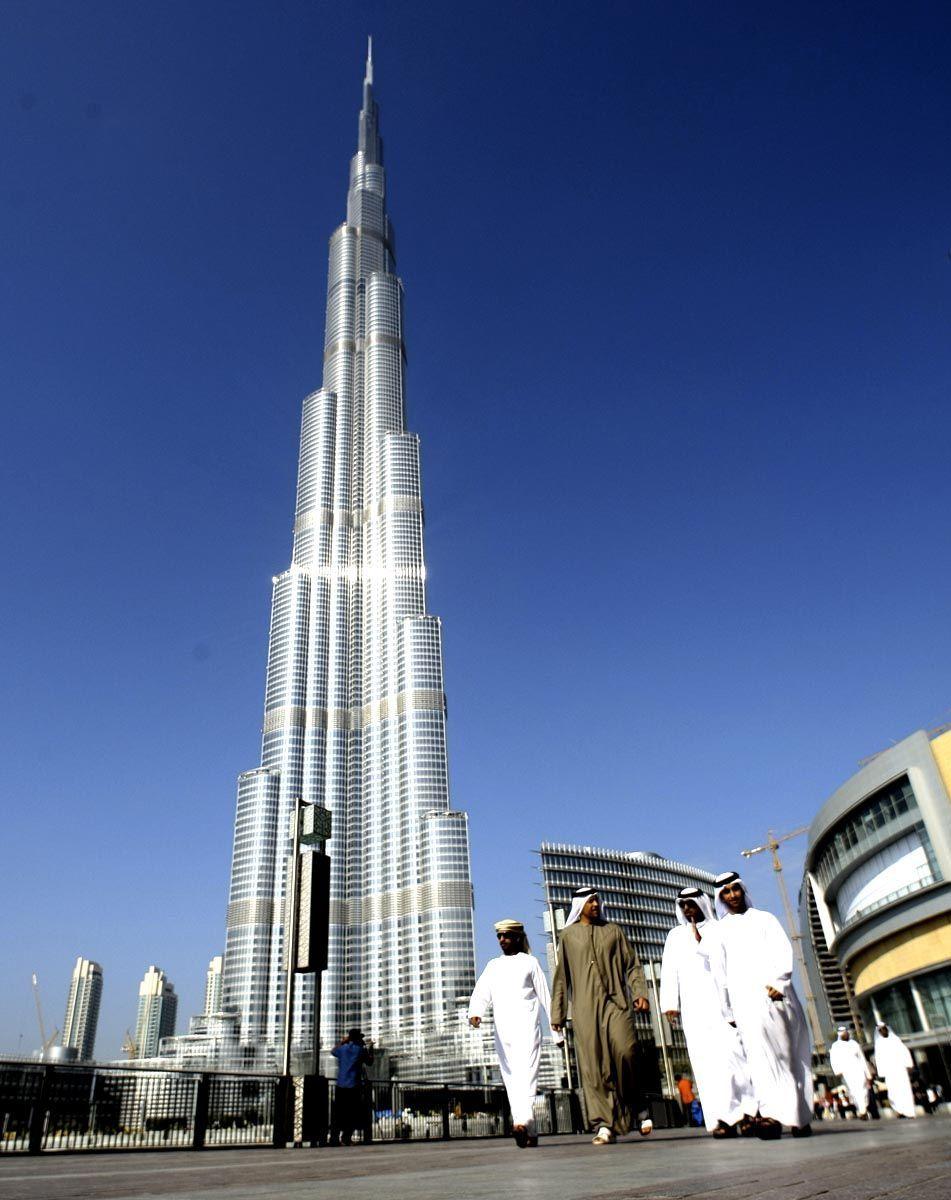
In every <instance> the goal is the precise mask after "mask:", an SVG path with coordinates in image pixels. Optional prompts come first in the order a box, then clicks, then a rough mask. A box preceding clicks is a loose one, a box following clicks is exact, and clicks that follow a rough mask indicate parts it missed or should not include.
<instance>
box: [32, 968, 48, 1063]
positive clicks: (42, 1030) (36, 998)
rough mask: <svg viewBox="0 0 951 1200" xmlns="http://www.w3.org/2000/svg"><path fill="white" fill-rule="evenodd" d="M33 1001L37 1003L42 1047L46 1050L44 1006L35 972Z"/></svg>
mask: <svg viewBox="0 0 951 1200" xmlns="http://www.w3.org/2000/svg"><path fill="white" fill-rule="evenodd" d="M33 999H34V1001H35V1002H36V1021H37V1024H38V1025H39V1027H40V1045H41V1046H42V1047H43V1048H44V1050H45V1048H46V1026H45V1024H44V1023H43V1006H42V1004H40V982H39V980H38V979H37V978H36V972H35V971H34V972H33Z"/></svg>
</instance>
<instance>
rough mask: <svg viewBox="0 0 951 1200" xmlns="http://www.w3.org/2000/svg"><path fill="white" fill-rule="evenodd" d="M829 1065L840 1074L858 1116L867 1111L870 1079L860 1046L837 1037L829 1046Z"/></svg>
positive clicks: (850, 1040) (851, 1040)
mask: <svg viewBox="0 0 951 1200" xmlns="http://www.w3.org/2000/svg"><path fill="white" fill-rule="evenodd" d="M829 1065H830V1066H831V1067H832V1070H833V1071H835V1073H836V1075H841V1076H842V1079H843V1080H844V1081H845V1086H846V1088H848V1092H849V1095H850V1096H851V1097H852V1103H853V1104H854V1105H855V1107H856V1110H857V1111H858V1114H859V1116H861V1115H862V1114H863V1113H866V1112H868V1085H869V1080H870V1079H871V1072H870V1070H869V1065H868V1063H867V1062H866V1061H865V1055H864V1054H863V1053H862V1047H861V1046H860V1045H859V1044H858V1042H856V1041H854V1040H853V1039H852V1038H849V1040H848V1041H847V1042H845V1041H843V1040H842V1038H837V1039H836V1040H835V1041H834V1042H833V1043H832V1045H831V1046H830V1047H829Z"/></svg>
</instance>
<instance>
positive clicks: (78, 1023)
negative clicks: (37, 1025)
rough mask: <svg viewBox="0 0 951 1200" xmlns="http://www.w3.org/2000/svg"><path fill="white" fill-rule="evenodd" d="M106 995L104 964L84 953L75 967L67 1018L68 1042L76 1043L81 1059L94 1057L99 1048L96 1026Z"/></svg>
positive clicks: (73, 1047) (65, 1029)
mask: <svg viewBox="0 0 951 1200" xmlns="http://www.w3.org/2000/svg"><path fill="white" fill-rule="evenodd" d="M101 999H102V967H100V965H99V964H98V963H97V962H93V961H92V960H91V959H88V958H83V957H82V956H80V957H79V958H77V959H76V965H75V967H73V977H72V979H71V980H70V983H69V995H68V997H67V1000H66V1016H65V1017H64V1018H63V1038H62V1044H63V1045H64V1046H69V1047H72V1049H74V1050H75V1051H76V1056H77V1057H78V1058H79V1059H80V1060H81V1061H88V1060H90V1059H92V1057H93V1053H94V1051H95V1048H96V1026H97V1025H98V1024H99V1002H100V1000H101Z"/></svg>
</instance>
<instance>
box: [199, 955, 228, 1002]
mask: <svg viewBox="0 0 951 1200" xmlns="http://www.w3.org/2000/svg"><path fill="white" fill-rule="evenodd" d="M224 961H225V960H224V955H223V954H216V955H215V957H214V958H213V959H212V960H211V962H210V963H209V964H208V971H207V974H206V975H205V1007H204V1009H203V1010H202V1011H203V1012H204V1014H205V1016H210V1015H211V1014H212V1013H219V1012H221V976H222V969H223V967H224Z"/></svg>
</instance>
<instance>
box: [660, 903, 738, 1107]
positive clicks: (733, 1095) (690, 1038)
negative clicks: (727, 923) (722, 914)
mask: <svg viewBox="0 0 951 1200" xmlns="http://www.w3.org/2000/svg"><path fill="white" fill-rule="evenodd" d="M697 929H698V930H699V931H700V941H699V942H698V941H697V939H696V938H695V937H694V933H693V929H692V928H691V927H690V926H689V925H678V926H677V927H676V928H675V929H672V930H671V931H670V933H668V934H667V941H666V942H665V943H664V957H663V961H662V962H661V968H660V1009H661V1012H670V1011H671V1010H672V1009H676V1010H677V1011H678V1012H679V1013H680V1020H681V1023H682V1025H683V1030H684V1037H685V1038H686V1039H687V1053H688V1054H689V1055H690V1065H691V1067H692V1068H693V1074H694V1081H695V1083H696V1085H697V1093H698V1095H699V1097H700V1106H701V1108H702V1109H703V1119H704V1121H705V1122H706V1126H707V1129H716V1127H717V1124H718V1122H720V1121H725V1122H726V1124H727V1125H735V1124H736V1122H737V1121H740V1120H742V1119H743V1116H744V1115H748V1116H755V1115H756V1101H755V1100H754V1098H753V1088H752V1085H751V1083H750V1078H749V1072H748V1070H747V1067H746V1059H745V1057H744V1054H743V1047H742V1046H741V1044H740V1039H739V1035H738V1034H737V1032H736V1030H735V1029H734V1028H733V1026H732V1025H730V1024H729V1023H728V1022H727V1021H726V1020H725V1019H724V1017H723V1013H722V1011H721V1007H720V996H719V992H718V990H717V985H716V981H715V980H714V977H713V971H712V969H711V957H715V955H716V952H717V948H718V946H719V942H718V938H717V927H716V924H715V923H714V922H713V921H701V922H700V923H699V924H698V925H697Z"/></svg>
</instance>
